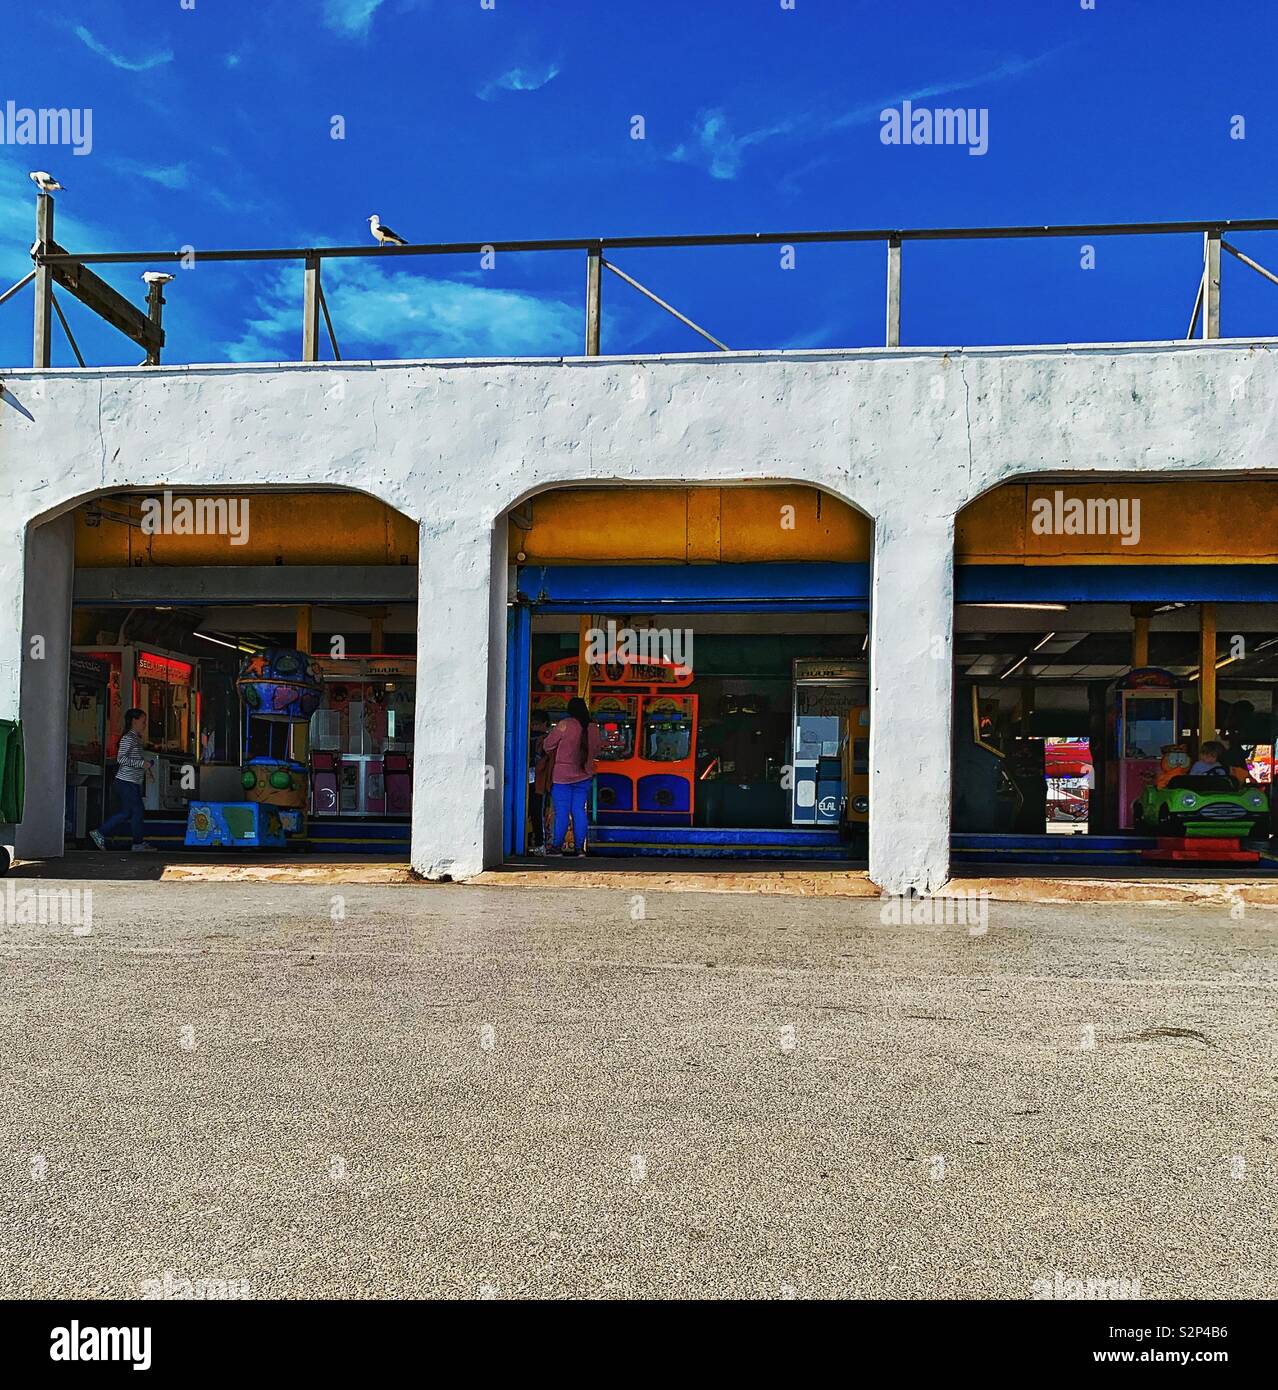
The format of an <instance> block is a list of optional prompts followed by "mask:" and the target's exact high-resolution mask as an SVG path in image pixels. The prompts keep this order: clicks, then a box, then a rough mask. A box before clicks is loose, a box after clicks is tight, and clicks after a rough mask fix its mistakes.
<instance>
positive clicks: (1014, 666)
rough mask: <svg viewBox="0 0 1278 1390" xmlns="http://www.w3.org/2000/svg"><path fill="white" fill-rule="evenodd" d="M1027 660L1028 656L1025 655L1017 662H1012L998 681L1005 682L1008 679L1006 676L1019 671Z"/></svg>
mask: <svg viewBox="0 0 1278 1390" xmlns="http://www.w3.org/2000/svg"><path fill="white" fill-rule="evenodd" d="M1028 660H1029V654H1028V653H1027V654H1026V655H1025V656H1023V657H1021V659H1020V660H1019V661H1017V662H1014V663H1013V664H1012V665H1011V666H1009V667H1008V668H1007V670H1006V671H1004V672H1003V674H1002V675H1001V676H1000V677H999V680H1001V681H1005V680H1006V679H1007V678H1008V676H1010V675H1011V674H1012V672H1013V671H1016V670H1019V669H1020V667H1022V666H1024V665H1025V663H1026V662H1027V661H1028Z"/></svg>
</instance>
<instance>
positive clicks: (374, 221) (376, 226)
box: [368, 213, 408, 246]
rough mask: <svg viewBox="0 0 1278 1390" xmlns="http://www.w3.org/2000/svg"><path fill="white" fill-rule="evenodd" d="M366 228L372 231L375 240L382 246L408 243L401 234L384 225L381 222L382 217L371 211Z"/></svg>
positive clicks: (405, 244)
mask: <svg viewBox="0 0 1278 1390" xmlns="http://www.w3.org/2000/svg"><path fill="white" fill-rule="evenodd" d="M368 230H369V231H370V232H372V234H373V235H374V237H376V238H377V240H378V241H379V242H380V243H381V244H382V245H383V246H407V245H408V243H407V242H406V241H405V240H404V238H403V237H402V236H400V234H399V233H398V232H392V231H391V229H390V228H389V227H387V226H385V225H384V224H383V223H382V219H381V218H380V217H378V215H377V214H376V213H373V214H372V216H371V217H369V219H368Z"/></svg>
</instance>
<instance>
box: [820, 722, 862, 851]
mask: <svg viewBox="0 0 1278 1390" xmlns="http://www.w3.org/2000/svg"><path fill="white" fill-rule="evenodd" d="M843 785H844V786H845V787H846V788H847V795H846V796H845V797H844V799H843V824H844V825H845V826H846V827H847V829H848V830H849V831H851V832H852V833H853V834H862V835H863V834H867V833H868V832H869V828H870V707H869V705H853V707H852V708H851V709H850V710H848V713H847V731H846V733H845V734H844V739H843ZM820 792H821V788H820V784H819V783H818V786H817V805H818V806H819V805H820Z"/></svg>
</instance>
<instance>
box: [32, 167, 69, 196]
mask: <svg viewBox="0 0 1278 1390" xmlns="http://www.w3.org/2000/svg"><path fill="white" fill-rule="evenodd" d="M30 178H31V182H32V183H33V184H35V186H36V187H37V188H38V189H39V190H40V192H41V193H52V192H53V190H54V189H55V188H58V189H60V188H61V187H62V185H61V184H60V183H59V182H58V181H57V179H55V178H54V177H53V175H52V174H51V173H49V171H48V170H47V169H32V171H31V174H30Z"/></svg>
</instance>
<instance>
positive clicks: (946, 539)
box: [870, 506, 954, 893]
mask: <svg viewBox="0 0 1278 1390" xmlns="http://www.w3.org/2000/svg"><path fill="white" fill-rule="evenodd" d="M953 635H954V519H953V518H952V517H939V518H929V517H922V516H919V515H918V514H917V512H913V511H911V510H909V509H908V508H905V507H901V506H896V507H893V508H891V509H889V510H888V512H887V513H886V515H883V514H880V515H879V516H878V517H876V519H875V525H874V573H873V580H872V583H871V588H870V878H871V879H872V880H873V881H874V882H875V883H876V884H878V886H879V888H881V889H882V890H883V892H885V893H908V892H910V891H914V892H917V893H931V892H934V891H935V890H936V889H938V888H940V887H941V885H942V884H943V883H945V881H946V880H947V879H948V878H949V876H950V775H951V768H950V764H951V757H952V750H951V725H952V723H953V684H954V680H953V669H954V652H953Z"/></svg>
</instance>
